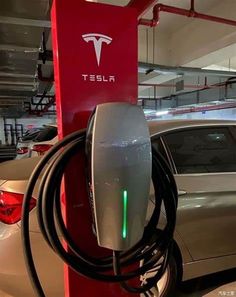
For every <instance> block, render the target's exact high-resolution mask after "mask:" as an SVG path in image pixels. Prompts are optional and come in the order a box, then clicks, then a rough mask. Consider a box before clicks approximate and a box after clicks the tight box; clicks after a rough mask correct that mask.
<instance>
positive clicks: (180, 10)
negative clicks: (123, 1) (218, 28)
mask: <svg viewBox="0 0 236 297" xmlns="http://www.w3.org/2000/svg"><path fill="white" fill-rule="evenodd" d="M161 11H164V12H168V13H172V14H177V15H182V16H186V17H192V18H196V19H202V20H206V21H211V22H216V23H221V24H225V25H230V26H236V21H235V20H229V19H225V18H220V17H216V16H211V15H207V14H203V13H198V12H196V11H195V9H194V0H191V8H190V9H189V10H188V9H183V8H178V7H174V6H169V5H164V4H161V3H159V4H156V5H155V6H154V8H153V19H152V20H147V19H140V20H139V24H140V25H145V26H150V27H153V26H156V25H157V24H158V23H159V19H160V12H161Z"/></svg>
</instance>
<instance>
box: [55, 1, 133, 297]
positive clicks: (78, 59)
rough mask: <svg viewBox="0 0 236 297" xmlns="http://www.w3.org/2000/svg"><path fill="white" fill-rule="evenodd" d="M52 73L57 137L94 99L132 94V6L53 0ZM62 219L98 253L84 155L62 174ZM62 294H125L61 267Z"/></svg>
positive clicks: (82, 119) (81, 124)
mask: <svg viewBox="0 0 236 297" xmlns="http://www.w3.org/2000/svg"><path fill="white" fill-rule="evenodd" d="M52 36H53V55H54V76H55V86H56V104H57V122H58V129H59V136H60V138H62V137H64V136H66V135H67V134H69V133H71V132H73V131H75V130H79V129H81V128H85V127H86V126H87V122H88V119H89V116H90V114H91V112H92V110H93V109H94V107H95V106H96V105H97V104H99V103H104V102H113V101H119V102H121V101H126V102H131V103H134V104H135V103H136V100H137V10H136V9H134V8H130V7H118V6H112V5H105V4H98V3H92V2H85V1H81V0H80V1H79V0H67V1H65V0H54V4H53V8H52ZM64 181H65V183H64V188H65V195H64V202H65V219H66V223H67V226H68V229H69V231H70V233H71V234H72V235H73V238H75V239H76V241H77V242H78V244H79V245H80V246H81V247H82V248H83V249H84V251H86V252H87V253H90V254H92V255H95V256H99V255H102V254H104V252H106V251H104V249H102V248H98V247H97V241H96V238H95V236H94V235H93V233H92V228H91V224H92V220H91V211H90V208H89V202H88V198H87V193H86V186H85V172H84V156H83V155H80V156H79V157H78V158H77V159H75V160H74V161H73V163H72V164H69V168H68V170H67V172H66V174H65V179H64ZM65 296H67V297H90V296H93V297H98V296H99V297H105V296H109V297H112V296H128V293H125V292H124V291H123V290H121V289H120V287H119V285H117V284H116V285H114V284H107V283H102V282H97V281H92V280H90V279H87V278H85V277H82V276H79V275H77V274H75V272H73V271H72V270H71V269H70V268H68V267H65Z"/></svg>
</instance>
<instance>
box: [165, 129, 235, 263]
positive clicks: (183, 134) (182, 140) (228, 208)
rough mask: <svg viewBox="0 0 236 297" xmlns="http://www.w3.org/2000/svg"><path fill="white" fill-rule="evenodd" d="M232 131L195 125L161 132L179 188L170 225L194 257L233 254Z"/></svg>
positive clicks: (233, 163)
mask: <svg viewBox="0 0 236 297" xmlns="http://www.w3.org/2000/svg"><path fill="white" fill-rule="evenodd" d="M235 129H236V128H235V127H233V126H208V127H195V128H188V129H181V130H179V131H175V132H169V133H167V134H165V135H164V136H162V139H163V141H164V143H165V145H166V149H167V150H168V152H169V155H170V157H171V159H172V161H173V165H174V167H175V171H176V174H175V179H176V183H177V186H178V190H179V201H178V213H177V227H176V228H177V231H178V232H179V234H180V235H181V237H182V239H183V241H184V242H185V244H186V246H187V247H188V249H189V252H190V254H191V256H192V257H193V259H194V260H200V259H207V258H213V257H220V256H226V255H232V254H236V236H235V230H236V137H235V135H236V133H235ZM235 264H236V263H235Z"/></svg>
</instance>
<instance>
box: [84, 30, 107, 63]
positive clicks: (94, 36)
mask: <svg viewBox="0 0 236 297" xmlns="http://www.w3.org/2000/svg"><path fill="white" fill-rule="evenodd" d="M82 37H83V39H84V41H86V42H89V41H92V42H93V46H94V50H95V54H96V59H97V64H98V66H99V64H100V59H101V52H102V44H103V42H104V43H106V44H110V43H111V42H112V38H111V37H109V36H106V35H103V34H99V33H89V34H84V35H82Z"/></svg>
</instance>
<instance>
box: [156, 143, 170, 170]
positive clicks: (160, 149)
mask: <svg viewBox="0 0 236 297" xmlns="http://www.w3.org/2000/svg"><path fill="white" fill-rule="evenodd" d="M152 147H153V148H154V149H155V150H156V151H158V152H159V153H160V154H161V155H162V157H163V158H164V159H165V160H166V162H167V163H168V165H169V166H170V168H172V166H171V164H170V161H169V158H168V156H167V153H166V150H165V148H164V146H163V143H162V141H161V139H160V138H156V139H154V140H152Z"/></svg>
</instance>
